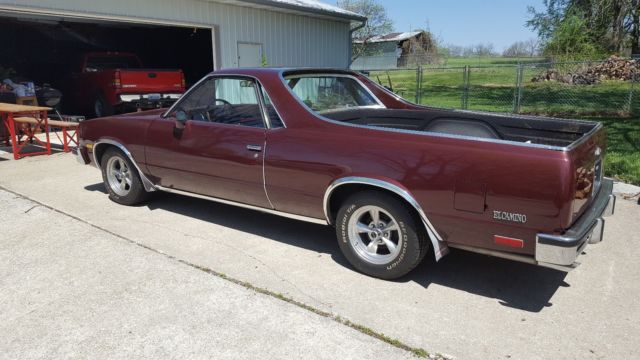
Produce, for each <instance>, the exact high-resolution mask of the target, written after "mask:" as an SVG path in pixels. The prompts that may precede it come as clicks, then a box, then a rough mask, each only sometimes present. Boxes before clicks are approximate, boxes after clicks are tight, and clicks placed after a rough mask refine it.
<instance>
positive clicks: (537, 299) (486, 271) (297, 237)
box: [85, 183, 569, 312]
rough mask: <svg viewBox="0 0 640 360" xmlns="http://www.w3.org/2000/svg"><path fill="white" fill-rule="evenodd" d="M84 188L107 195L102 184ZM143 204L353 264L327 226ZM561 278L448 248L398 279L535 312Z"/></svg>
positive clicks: (177, 199) (194, 203) (174, 202)
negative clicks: (489, 299) (452, 290)
mask: <svg viewBox="0 0 640 360" xmlns="http://www.w3.org/2000/svg"><path fill="white" fill-rule="evenodd" d="M85 189H86V190H89V191H100V192H102V193H105V194H106V191H105V190H104V185H103V184H102V183H98V184H93V185H89V186H86V187H85ZM144 206H147V207H148V208H149V209H151V210H155V209H162V210H165V211H170V212H173V213H176V214H180V215H183V216H188V217H192V218H196V219H199V220H202V221H205V222H209V223H213V224H216V225H220V226H224V227H228V228H232V229H236V230H240V231H243V232H247V233H251V234H254V235H257V236H262V237H266V238H269V239H272V240H276V241H279V242H281V243H285V244H288V245H291V246H296V247H300V248H304V249H307V250H311V251H315V252H318V253H324V254H330V255H331V258H332V259H333V260H334V261H335V262H336V263H337V264H339V265H341V266H345V267H348V268H352V267H351V265H350V264H349V263H348V262H347V260H346V258H345V257H344V256H343V255H342V253H341V252H340V248H339V247H338V244H337V241H336V239H335V232H334V230H333V228H332V227H329V226H323V225H316V224H311V223H306V222H302V221H297V220H292V219H287V218H283V217H280V216H276V215H270V214H266V213H261V212H259V211H253V210H248V209H243V208H240V207H236V206H230V205H225V204H220V203H216V202H212V201H207V200H202V199H197V198H191V197H186V196H181V195H174V194H169V193H157V194H155V196H154V197H153V198H152V199H151V200H150V201H149V202H148V203H147V204H146V205H144ZM565 277H566V273H564V272H560V271H556V270H552V269H547V268H542V267H538V266H533V265H529V264H524V263H519V262H515V261H509V260H504V259H500V258H495V257H490V256H486V255H481V254H475V253H471V252H467V251H462V250H457V249H451V253H450V254H449V255H447V256H446V257H444V258H443V259H442V260H440V262H438V263H436V262H435V261H434V260H433V255H432V254H428V255H427V257H426V258H425V260H424V261H423V262H422V264H420V265H419V266H418V267H417V268H416V269H415V270H414V271H412V272H411V273H409V274H408V275H406V276H404V277H402V278H400V279H398V280H396V281H397V282H416V283H418V284H420V285H422V286H423V287H424V288H425V290H426V292H425V296H429V292H428V289H429V286H430V285H431V284H438V285H441V286H446V287H450V288H454V289H458V290H461V291H465V292H468V293H471V294H476V295H478V296H483V297H488V298H494V299H497V300H498V302H499V303H500V304H501V305H503V306H507V307H512V308H516V309H520V310H524V311H529V312H539V311H541V310H542V309H544V308H545V307H549V306H552V303H550V299H551V298H552V297H553V295H554V294H555V292H556V291H557V289H558V288H559V287H568V286H569V284H567V283H566V282H565V281H564V279H565ZM380 281H382V280H380Z"/></svg>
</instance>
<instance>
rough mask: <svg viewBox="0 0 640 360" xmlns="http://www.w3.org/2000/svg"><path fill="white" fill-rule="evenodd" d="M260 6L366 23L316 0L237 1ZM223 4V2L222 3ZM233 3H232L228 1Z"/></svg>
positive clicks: (355, 15)
mask: <svg viewBox="0 0 640 360" xmlns="http://www.w3.org/2000/svg"><path fill="white" fill-rule="evenodd" d="M239 1H240V2H244V3H250V4H255V5H261V6H270V7H276V8H281V9H286V10H291V11H296V12H304V13H313V14H318V15H323V16H328V17H333V18H341V19H346V20H354V21H366V20H367V18H366V17H364V16H362V15H358V14H356V13H354V12H351V11H348V10H345V9H342V8H339V7H337V6H335V5H330V4H326V3H323V2H320V1H317V0H239ZM223 2H225V1H223ZM228 2H234V1H228Z"/></svg>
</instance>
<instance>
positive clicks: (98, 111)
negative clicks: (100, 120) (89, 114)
mask: <svg viewBox="0 0 640 360" xmlns="http://www.w3.org/2000/svg"><path fill="white" fill-rule="evenodd" d="M113 113H114V108H113V106H111V104H109V103H108V102H107V101H106V100H105V99H104V96H102V95H98V96H96V99H95V101H94V102H93V115H94V116H95V117H103V116H111V115H113Z"/></svg>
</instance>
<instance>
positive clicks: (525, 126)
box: [322, 108, 600, 148]
mask: <svg viewBox="0 0 640 360" xmlns="http://www.w3.org/2000/svg"><path fill="white" fill-rule="evenodd" d="M322 115H323V116H325V117H327V118H329V119H332V120H336V121H340V122H345V123H350V124H357V125H365V126H375V127H384V128H393V129H401V130H412V131H424V132H432V133H439V134H448V135H453V136H464V137H471V138H483V139H495V140H505V141H513V142H520V143H527V144H537V145H542V146H547V147H558V148H566V147H569V146H571V145H572V144H574V143H576V142H578V141H579V140H580V139H582V138H583V137H585V135H587V134H590V133H593V132H595V131H596V130H597V129H598V128H599V127H600V124H599V123H596V122H587V121H577V120H565V119H555V118H547V117H537V116H520V115H501V114H490V113H482V112H470V111H458V110H444V109H430V108H426V109H425V110H397V109H347V110H341V111H334V112H327V113H323V114H322Z"/></svg>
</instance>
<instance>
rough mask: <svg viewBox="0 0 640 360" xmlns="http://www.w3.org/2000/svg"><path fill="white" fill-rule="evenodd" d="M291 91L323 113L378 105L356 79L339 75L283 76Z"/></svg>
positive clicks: (312, 107)
mask: <svg viewBox="0 0 640 360" xmlns="http://www.w3.org/2000/svg"><path fill="white" fill-rule="evenodd" d="M285 80H286V82H287V85H289V88H291V91H292V92H293V93H294V95H295V96H297V97H298V99H300V100H301V101H302V102H303V103H305V104H306V105H307V106H308V107H309V108H311V110H313V111H315V112H318V113H325V112H330V111H335V110H341V109H346V108H351V107H362V106H379V105H380V104H379V102H378V101H377V100H376V99H375V98H374V97H373V95H371V94H370V93H369V92H368V91H367V90H366V89H365V88H364V87H363V86H362V85H361V84H360V83H359V82H358V81H356V80H355V79H353V78H350V77H345V76H339V75H300V76H295V75H294V76H288V77H286V78H285Z"/></svg>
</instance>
